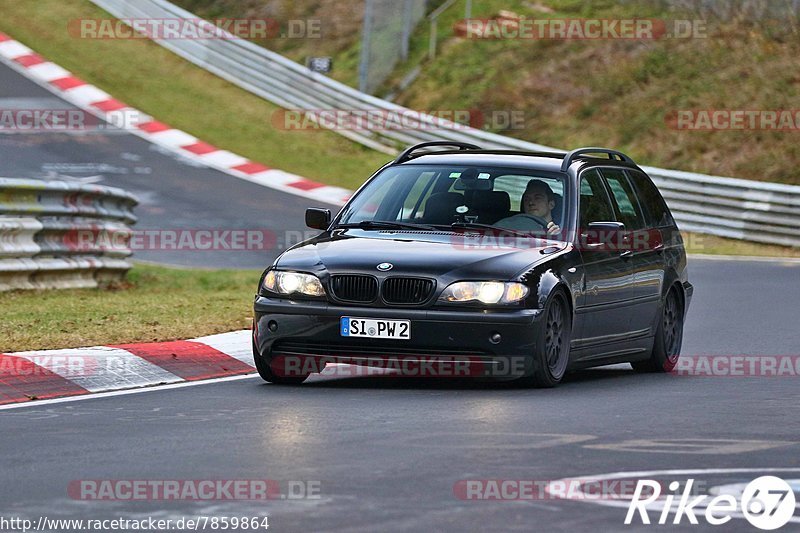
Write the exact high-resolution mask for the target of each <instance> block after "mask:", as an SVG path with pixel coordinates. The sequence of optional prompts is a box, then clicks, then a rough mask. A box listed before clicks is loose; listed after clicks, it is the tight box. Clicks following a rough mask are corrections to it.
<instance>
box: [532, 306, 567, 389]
mask: <svg viewBox="0 0 800 533" xmlns="http://www.w3.org/2000/svg"><path fill="white" fill-rule="evenodd" d="M571 337H572V316H571V314H570V311H569V305H568V304H567V297H566V296H565V295H564V292H563V291H560V290H559V291H558V292H556V293H555V294H554V295H553V297H552V298H551V299H550V301H549V302H548V303H547V305H545V308H544V316H543V318H542V323H541V329H540V331H539V335H537V341H536V352H535V353H534V355H533V365H532V368H531V374H530V375H528V376H526V377H524V378H522V380H521V381H522V382H523V383H524V384H526V385H532V386H534V387H555V386H556V385H558V384H559V383H561V380H562V379H563V378H564V375H565V374H566V373H567V366H568V365H569V343H570V339H571Z"/></svg>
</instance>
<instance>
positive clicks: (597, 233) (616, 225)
mask: <svg viewBox="0 0 800 533" xmlns="http://www.w3.org/2000/svg"><path fill="white" fill-rule="evenodd" d="M623 231H625V224H623V223H622V222H589V227H588V228H586V229H585V230H584V231H583V232H582V233H581V240H582V241H583V242H584V243H585V244H589V245H597V244H603V243H614V242H616V239H617V236H618V235H619V234H620V233H622V232H623Z"/></svg>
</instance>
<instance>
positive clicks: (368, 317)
mask: <svg viewBox="0 0 800 533" xmlns="http://www.w3.org/2000/svg"><path fill="white" fill-rule="evenodd" d="M447 147H449V149H446V148H447ZM442 148H445V149H444V150H443V149H442ZM306 223H307V225H308V226H309V227H311V228H315V229H319V230H322V233H321V234H320V235H318V236H317V237H315V238H313V239H310V240H307V241H305V242H303V243H300V244H298V245H296V246H293V247H292V248H290V249H288V250H287V251H285V252H284V253H283V254H282V255H280V257H278V259H276V260H275V262H274V264H273V265H271V266H270V267H269V268H268V269H267V270H266V271H265V272H264V274H263V275H262V277H261V280H260V283H259V288H258V294H257V295H256V299H255V319H254V327H253V354H254V357H255V362H256V366H257V369H258V371H259V373H260V375H261V377H263V378H264V379H265V380H267V381H270V382H273V383H300V382H302V381H303V380H305V379H306V378H307V377H308V376H309V375H310V374H311V373H313V372H319V371H321V370H322V369H323V368H324V367H325V365H326V364H329V363H348V364H355V365H366V366H384V367H391V365H387V362H392V361H394V362H398V361H399V362H402V363H403V364H404V365H407V364H408V363H409V362H416V363H420V364H425V363H428V364H429V363H430V362H431V361H433V362H442V361H447V362H449V363H452V365H451V366H449V367H448V368H451V369H452V368H460V369H463V368H467V369H468V370H467V372H466V373H465V374H464V375H470V376H475V375H478V376H485V377H491V378H500V379H516V380H519V381H521V382H522V383H524V384H529V385H535V386H540V387H552V386H555V385H557V384H558V383H559V382H561V380H562V379H563V377H564V375H565V374H566V372H567V371H569V370H571V369H577V368H584V367H589V366H598V365H606V364H615V363H622V362H629V363H631V365H632V366H633V367H634V368H635V369H636V370H640V371H662V372H663V371H670V370H672V369H673V368H674V366H675V364H676V362H677V360H678V357H679V354H680V349H681V339H682V332H683V323H684V318H685V316H686V310H687V308H688V305H689V302H690V299H691V296H692V285H691V284H690V283H689V281H688V279H687V271H686V253H685V250H684V247H683V241H682V239H681V235H680V233H679V232H678V228H677V226H676V224H675V221H674V219H673V217H672V215H671V213H670V211H669V209H668V208H667V205H666V203H665V202H664V199H663V198H662V196H661V194H660V193H659V191H658V190H657V188H656V187H655V185H654V184H653V182H652V181H651V179H650V178H649V177H648V176H647V175H646V174H645V172H644V171H642V169H640V168H639V167H638V166H637V165H636V164H635V163H634V162H633V160H632V159H631V158H630V157H628V156H626V155H624V154H622V153H620V152H617V151H614V150H608V149H605V148H581V149H578V150H573V151H571V152H569V153H555V152H553V153H550V152H514V151H497V150H481V149H480V148H478V147H476V146H474V145H470V144H465V143H452V142H445V141H441V142H429V143H422V144H419V145H416V146H413V147H411V148H409V149H407V150H406V151H404V152H403V153H402V154H401V155H400V156H399V157H398V158H397V159H396V160H394V161H392V162H391V163H389V164H387V165H385V166H384V167H383V168H381V169H380V170H379V171H378V172H376V173H375V174H374V175H373V176H372V177H371V178H370V179H369V180H368V181H367V182H366V183H365V184H364V185H363V186H362V187H361V188H360V189H359V190H358V191H357V192H356V193H355V194H354V195H353V197H352V198H351V199H350V200H349V201H348V202H347V204H346V205H345V206H344V207H343V208H342V210H341V211H340V212H339V214H338V215H337V216H336V217H335V218H333V219H332V217H331V213H330V211H329V210H327V209H317V208H311V209H308V210H307V212H306ZM459 365H461V366H459ZM397 368H400V369H401V370H402V368H404V367H400V366H398V367H397ZM476 369H477V370H476ZM455 374H457V373H455Z"/></svg>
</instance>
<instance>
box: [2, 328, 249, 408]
mask: <svg viewBox="0 0 800 533" xmlns="http://www.w3.org/2000/svg"><path fill="white" fill-rule="evenodd" d="M250 335H251V331H249V330H243V331H234V332H231V333H222V334H219V335H210V336H207V337H199V338H196V339H190V340H185V341H172V342H158V343H138V344H120V345H111V346H95V347H91V348H74V349H67V350H43V351H32V352H17V353H9V354H0V405H4V404H13V403H20V402H29V401H32V400H47V399H52V398H62V397H66V396H80V395H86V394H95V393H100V392H107V391H117V390H123V389H134V388H140V387H151V386H155V385H165V384H172V383H181V382H188V381H200V380H206V379H214V378H223V377H229V376H239V375H245V374H251V373H253V372H255V367H254V363H253V353H252V349H251V342H250Z"/></svg>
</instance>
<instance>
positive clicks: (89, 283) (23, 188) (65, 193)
mask: <svg viewBox="0 0 800 533" xmlns="http://www.w3.org/2000/svg"><path fill="white" fill-rule="evenodd" d="M136 204H137V200H136V198H135V197H134V196H133V195H131V194H129V193H127V192H125V191H123V190H121V189H116V188H112V187H102V186H98V185H79V184H72V183H66V182H61V181H39V180H26V179H9V178H0V291H6V290H12V289H65V288H92V287H97V286H98V285H99V284H103V283H107V282H109V281H114V280H119V279H122V278H123V277H124V276H125V273H126V272H127V271H128V270H130V268H131V264H130V263H129V262H128V261H127V258H128V257H129V256H130V255H131V251H130V249H129V248H127V247H125V246H119V243H120V242H122V243H126V242H127V241H128V239H129V238H130V235H131V229H130V227H129V225H130V224H134V223H135V222H136V217H135V216H134V215H133V208H134V206H135V205H136ZM82 234H84V235H85V234H90V235H92V236H93V238H92V239H90V243H82V242H78V239H79V238H80V235H82ZM112 242H113V243H116V245H115V246H104V243H112Z"/></svg>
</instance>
